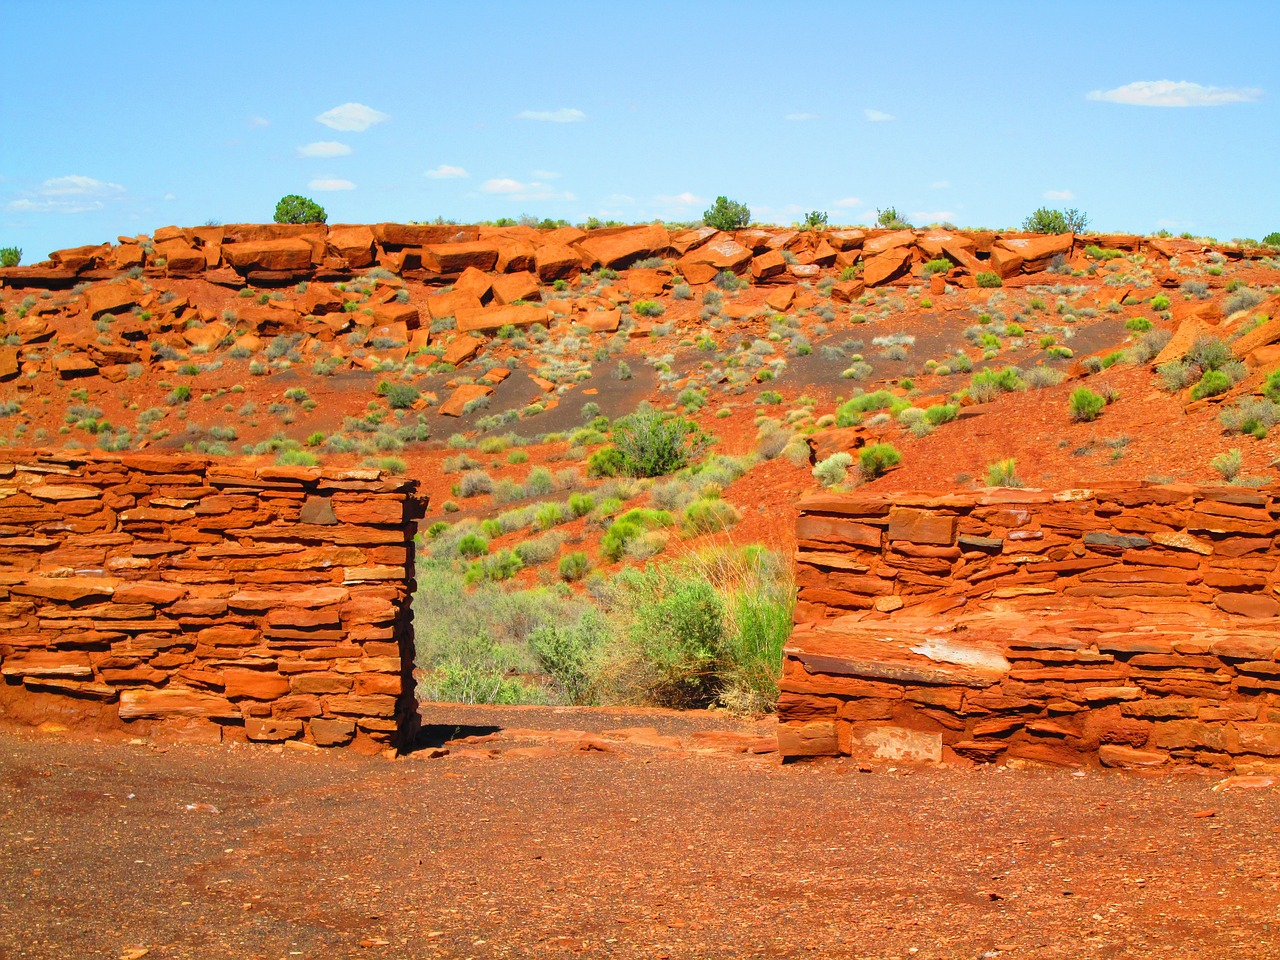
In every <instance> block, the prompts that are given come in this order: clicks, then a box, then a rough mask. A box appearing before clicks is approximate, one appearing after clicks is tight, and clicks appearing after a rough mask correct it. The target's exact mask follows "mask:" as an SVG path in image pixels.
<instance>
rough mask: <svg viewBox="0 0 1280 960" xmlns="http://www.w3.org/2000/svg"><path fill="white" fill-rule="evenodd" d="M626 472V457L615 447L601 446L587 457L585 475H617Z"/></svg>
mask: <svg viewBox="0 0 1280 960" xmlns="http://www.w3.org/2000/svg"><path fill="white" fill-rule="evenodd" d="M625 472H626V459H625V458H624V457H623V455H622V451H621V450H619V449H618V448H617V447H601V448H600V449H599V450H597V451H595V452H594V453H593V454H591V456H589V457H587V476H589V477H618V476H621V475H622V474H623V473H625Z"/></svg>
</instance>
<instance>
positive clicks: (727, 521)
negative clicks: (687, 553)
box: [684, 497, 742, 536]
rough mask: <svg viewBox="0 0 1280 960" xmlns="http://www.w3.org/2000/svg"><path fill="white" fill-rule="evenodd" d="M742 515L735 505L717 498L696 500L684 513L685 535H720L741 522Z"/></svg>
mask: <svg viewBox="0 0 1280 960" xmlns="http://www.w3.org/2000/svg"><path fill="white" fill-rule="evenodd" d="M741 519H742V514H740V513H739V512H738V511H737V508H735V507H734V505H733V504H731V503H729V502H728V501H726V500H721V499H719V498H718V497H717V498H705V499H702V500H695V501H694V502H693V503H691V504H689V506H687V507H685V511H684V530H685V533H687V534H689V535H691V536H696V535H697V534H701V533H719V532H720V531H722V530H728V529H729V528H730V527H732V526H733V525H734V524H736V523H737V522H738V521H739V520H741Z"/></svg>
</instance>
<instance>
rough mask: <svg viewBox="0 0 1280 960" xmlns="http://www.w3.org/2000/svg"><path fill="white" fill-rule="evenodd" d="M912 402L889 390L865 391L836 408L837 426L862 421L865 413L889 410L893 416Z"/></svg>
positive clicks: (852, 424)
mask: <svg viewBox="0 0 1280 960" xmlns="http://www.w3.org/2000/svg"><path fill="white" fill-rule="evenodd" d="M909 406H910V404H909V403H908V402H907V401H906V400H903V399H902V398H900V397H895V396H894V395H893V394H892V393H890V392H889V391H888V390H877V391H875V392H874V393H864V394H861V395H859V396H856V397H852V398H851V399H849V400H846V401H845V402H844V403H842V404H841V405H840V406H839V407H837V408H836V426H837V427H852V426H856V425H857V424H859V423H861V422H862V415H863V414H864V413H871V412H874V411H877V410H887V411H888V412H889V413H890V415H891V416H897V414H898V413H899V412H900V411H902V410H904V409H906V408H907V407H909Z"/></svg>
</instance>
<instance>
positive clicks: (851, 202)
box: [835, 197, 862, 209]
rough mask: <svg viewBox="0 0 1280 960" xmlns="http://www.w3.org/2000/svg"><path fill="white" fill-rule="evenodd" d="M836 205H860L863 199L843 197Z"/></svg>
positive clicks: (847, 206)
mask: <svg viewBox="0 0 1280 960" xmlns="http://www.w3.org/2000/svg"><path fill="white" fill-rule="evenodd" d="M835 205H836V206H837V207H844V208H846V209H847V208H849V207H860V206H862V200H861V199H859V198H858V197H841V198H840V199H839V200H837V201H836V204H835Z"/></svg>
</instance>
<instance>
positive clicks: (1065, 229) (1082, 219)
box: [1022, 207, 1089, 233]
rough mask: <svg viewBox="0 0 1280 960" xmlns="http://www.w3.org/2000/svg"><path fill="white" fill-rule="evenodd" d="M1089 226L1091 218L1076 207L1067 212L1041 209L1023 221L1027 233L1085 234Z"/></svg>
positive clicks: (1023, 227) (1069, 208)
mask: <svg viewBox="0 0 1280 960" xmlns="http://www.w3.org/2000/svg"><path fill="white" fill-rule="evenodd" d="M1088 225H1089V217H1088V216H1087V215H1086V214H1084V213H1082V212H1081V211H1079V210H1077V209H1076V208H1075V207H1068V208H1067V209H1066V210H1050V209H1049V208H1047V207H1040V208H1039V209H1038V210H1036V211H1035V213H1033V214H1031V216H1029V217H1027V219H1025V220H1023V221H1022V229H1023V230H1025V231H1027V233H1084V229H1085V227H1087V226H1088Z"/></svg>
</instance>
